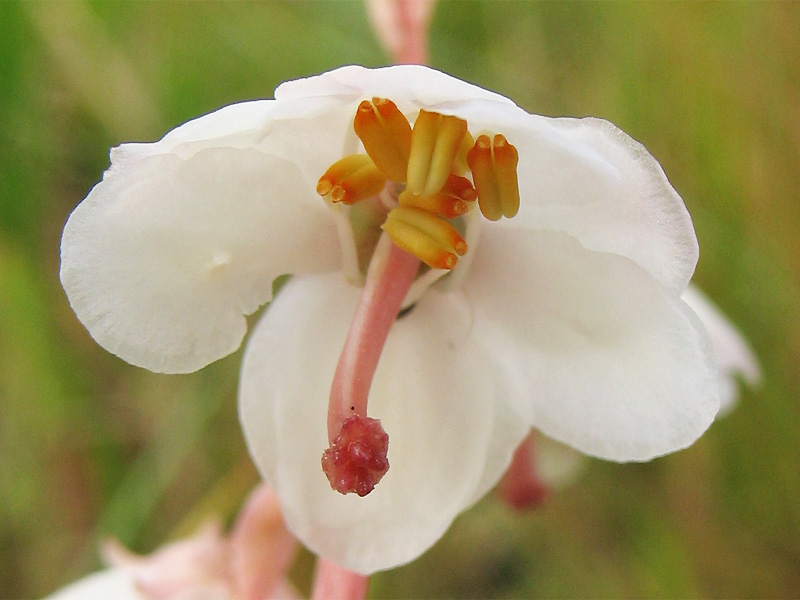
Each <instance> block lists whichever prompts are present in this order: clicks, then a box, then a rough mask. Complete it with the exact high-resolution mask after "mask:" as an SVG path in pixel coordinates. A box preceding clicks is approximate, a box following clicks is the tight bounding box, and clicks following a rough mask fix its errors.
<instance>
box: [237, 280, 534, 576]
mask: <svg viewBox="0 0 800 600" xmlns="http://www.w3.org/2000/svg"><path fill="white" fill-rule="evenodd" d="M359 295H360V290H359V289H357V288H354V287H351V286H349V285H348V284H347V283H345V282H344V281H343V279H342V278H341V277H337V276H333V275H320V276H308V277H300V278H294V279H292V280H291V281H290V282H289V283H288V284H287V285H286V286H285V287H284V288H283V289H282V290H281V293H280V295H279V296H278V297H277V298H276V299H275V301H274V302H273V303H272V305H270V307H269V310H268V311H267V312H266V314H265V315H264V317H263V318H262V320H261V322H260V323H259V324H258V326H257V328H256V329H255V331H254V332H253V335H252V338H251V339H250V341H249V343H248V347H247V349H246V352H245V357H244V363H243V365H242V377H241V386H240V413H241V419H242V425H243V427H244V431H245V436H246V438H247V442H248V446H249V448H250V452H251V454H252V456H253V457H254V459H255V461H256V463H257V464H258V467H259V469H260V470H261V472H262V474H263V476H264V478H265V480H266V481H267V483H268V484H269V485H270V486H271V487H272V488H273V489H275V490H276V492H277V493H278V495H279V496H280V498H281V503H282V507H283V509H284V513H285V518H286V521H287V523H288V525H289V528H290V529H291V530H292V531H293V532H294V533H295V534H296V535H297V536H298V538H299V539H300V540H301V541H302V542H304V543H305V544H306V545H307V546H308V547H309V548H311V549H312V550H313V551H314V552H316V553H319V554H320V555H322V556H324V557H326V558H328V559H330V560H332V561H334V562H336V563H338V564H340V565H342V566H344V567H346V568H348V569H351V570H353V571H357V572H360V573H371V572H374V571H376V570H381V569H387V568H391V567H394V566H397V565H399V564H402V563H405V562H407V561H410V560H412V559H414V558H416V557H417V556H419V555H420V554H421V553H422V552H424V551H425V550H426V549H427V548H428V547H430V546H431V545H432V544H433V543H434V542H435V541H436V540H437V539H438V538H439V537H440V536H441V535H442V534H443V533H444V531H445V530H446V529H447V528H448V526H449V525H450V523H451V522H452V520H453V519H454V518H455V517H456V515H458V514H459V513H460V512H461V511H463V510H464V509H465V508H466V507H467V506H468V505H469V504H470V503H471V502H472V501H473V500H474V499H475V492H476V490H477V489H478V488H479V487H482V486H483V487H485V486H486V482H487V481H491V482H492V483H493V482H494V481H496V480H497V479H498V478H499V477H500V475H501V474H502V472H503V470H504V469H505V468H506V467H507V465H508V460H509V459H510V456H511V453H512V452H513V450H514V448H515V447H516V445H517V444H518V443H519V442H520V441H521V440H522V439H523V438H524V436H525V434H526V432H527V425H525V427H522V426H518V427H516V428H513V427H512V428H510V429H508V430H503V433H504V437H501V439H499V440H498V439H495V438H496V434H497V433H498V431H497V430H498V429H500V428H498V427H496V415H497V414H502V412H501V413H498V409H497V407H498V405H499V403H500V402H501V401H502V399H503V397H504V393H505V387H504V385H503V382H502V381H501V380H498V379H496V378H495V370H494V369H493V368H492V366H491V364H492V359H491V358H490V357H487V356H486V355H484V354H482V353H481V352H480V347H479V346H478V345H476V344H469V345H467V344H463V342H464V341H465V340H466V339H467V337H468V333H469V331H470V328H471V327H472V325H473V322H472V315H471V313H470V312H469V310H468V307H467V305H466V304H465V303H464V302H463V301H460V300H459V299H460V296H458V295H454V294H451V295H442V294H438V293H436V292H430V293H429V294H427V295H426V296H425V297H424V298H423V300H422V301H421V302H420V303H419V304H418V305H417V306H416V307H415V308H414V309H413V310H412V311H411V313H410V314H408V315H407V316H405V317H403V318H402V319H400V320H399V321H398V322H397V323H396V324H395V325H394V327H393V328H392V331H391V333H390V335H389V339H388V342H387V345H386V347H385V348H384V352H383V354H382V356H381V361H380V364H379V366H378V370H377V373H376V376H375V380H374V381H373V386H372V390H371V393H370V403H369V404H370V408H369V412H370V415H371V416H373V417H375V418H379V419H381V422H382V424H383V426H384V428H385V430H386V431H387V433H388V434H389V461H390V463H391V467H390V469H389V471H388V473H387V474H386V476H385V477H384V478H383V480H381V482H380V483H379V484H378V485H377V487H376V488H375V490H373V492H372V493H370V494H369V495H368V496H366V497H364V498H359V497H357V496H354V495H348V496H342V495H340V494H338V493H336V492H334V491H332V490H331V488H330V486H329V484H328V481H327V479H326V477H325V475H324V474H323V472H322V470H321V466H320V457H321V454H322V451H323V450H324V449H325V448H326V447H327V445H328V442H327V433H326V414H327V399H328V395H329V393H330V385H331V382H332V378H333V373H334V370H335V367H336V363H337V360H338V356H339V353H340V350H341V347H342V345H343V343H344V339H345V336H346V333H347V329H348V324H349V323H348V322H349V320H350V318H351V316H352V314H353V311H354V308H355V305H356V303H357V301H358V298H359ZM517 420H518V421H523V419H521V418H518V419H517ZM501 446H504V448H503V449H502V450H500V449H499V448H500V447H501ZM502 456H505V461H503V460H502V458H498V457H502ZM487 471H492V473H490V474H487V473H486V472H487Z"/></svg>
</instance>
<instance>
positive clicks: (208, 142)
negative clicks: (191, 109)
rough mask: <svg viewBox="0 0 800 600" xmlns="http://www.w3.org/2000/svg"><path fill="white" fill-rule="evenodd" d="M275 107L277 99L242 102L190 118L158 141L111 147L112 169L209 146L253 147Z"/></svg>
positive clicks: (187, 154) (186, 156) (186, 153)
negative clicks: (156, 156) (146, 158)
mask: <svg viewBox="0 0 800 600" xmlns="http://www.w3.org/2000/svg"><path fill="white" fill-rule="evenodd" d="M275 108H276V102H275V101H274V100H255V101H252V102H239V103H237V104H231V105H229V106H224V107H222V108H220V109H218V110H215V111H213V112H211V113H208V114H206V115H203V116H201V117H198V118H196V119H192V120H191V121H187V122H186V123H184V124H183V125H180V126H179V127H176V128H175V129H172V130H171V131H169V132H168V133H167V134H166V135H165V136H164V137H163V138H161V139H160V140H159V141H157V142H154V143H130V144H122V145H121V146H118V147H116V148H112V149H111V167H110V168H109V172H112V173H113V172H114V171H117V170H121V169H124V168H125V167H127V166H128V165H129V164H130V163H131V162H134V161H136V160H139V159H140V158H145V157H148V156H154V155H156V154H170V153H172V154H177V155H178V156H180V157H181V158H190V157H191V156H192V155H194V154H197V153H198V152H200V151H201V150H205V149H208V148H220V147H222V148H251V147H253V146H254V145H255V144H256V143H257V142H258V140H259V139H260V138H261V137H263V131H264V129H265V128H266V127H267V123H268V119H269V116H270V112H272V111H273V110H274V109H275Z"/></svg>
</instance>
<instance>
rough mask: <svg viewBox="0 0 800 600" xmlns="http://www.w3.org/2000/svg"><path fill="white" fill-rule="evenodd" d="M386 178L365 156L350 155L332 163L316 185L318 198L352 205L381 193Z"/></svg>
mask: <svg viewBox="0 0 800 600" xmlns="http://www.w3.org/2000/svg"><path fill="white" fill-rule="evenodd" d="M384 185H386V177H384V176H383V174H382V173H381V172H380V171H379V170H378V168H377V167H376V166H375V164H374V163H373V162H372V160H370V158H369V156H367V155H366V154H351V155H349V156H345V157H344V158H342V159H341V160H338V161H336V162H335V163H333V164H332V165H331V166H330V167H329V168H328V170H327V171H325V174H324V175H323V176H322V177H320V179H319V182H318V183H317V193H318V194H319V195H320V196H328V195H330V199H331V201H333V202H342V203H344V204H354V203H356V202H358V201H359V200H364V199H365V198H371V197H372V196H376V195H377V194H379V193H380V192H381V190H382V189H383V186H384Z"/></svg>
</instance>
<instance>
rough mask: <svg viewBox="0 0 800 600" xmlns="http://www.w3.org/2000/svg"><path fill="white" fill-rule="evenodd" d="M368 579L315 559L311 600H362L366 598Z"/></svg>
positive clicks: (333, 564) (328, 562)
mask: <svg viewBox="0 0 800 600" xmlns="http://www.w3.org/2000/svg"><path fill="white" fill-rule="evenodd" d="M368 587H369V578H368V577H366V576H365V575H359V574H358V573H353V572H352V571H348V570H347V569H343V568H342V567H340V566H339V565H337V564H335V563H332V562H330V561H327V560H325V559H324V558H319V559H317V572H316V575H315V577H314V589H313V590H312V592H311V599H312V600H364V598H366V597H367V588H368Z"/></svg>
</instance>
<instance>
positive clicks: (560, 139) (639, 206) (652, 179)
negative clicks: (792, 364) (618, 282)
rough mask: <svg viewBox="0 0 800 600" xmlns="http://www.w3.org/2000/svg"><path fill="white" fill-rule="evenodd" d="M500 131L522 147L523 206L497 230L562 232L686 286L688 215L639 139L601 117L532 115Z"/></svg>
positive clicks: (691, 251) (690, 264)
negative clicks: (567, 117)
mask: <svg viewBox="0 0 800 600" xmlns="http://www.w3.org/2000/svg"><path fill="white" fill-rule="evenodd" d="M503 133H505V134H506V136H507V137H508V139H509V141H510V142H511V143H512V144H515V145H516V146H517V150H518V151H519V156H520V161H519V170H518V172H519V186H520V195H521V205H520V212H519V214H518V215H517V216H516V217H515V218H514V219H512V220H511V221H507V222H502V223H500V224H499V225H500V226H501V227H503V226H509V227H512V226H513V227H528V228H531V229H549V230H554V231H564V232H566V233H569V234H570V235H571V236H573V237H575V238H576V239H578V240H579V241H580V243H581V244H582V245H583V246H584V247H586V248H588V249H590V250H597V251H601V252H611V253H614V254H620V255H622V256H627V257H628V258H630V259H632V260H634V261H635V262H636V263H638V264H639V265H640V266H641V267H643V268H644V269H645V270H646V271H648V272H649V273H650V274H651V275H652V276H653V277H655V278H656V279H658V280H659V281H660V282H661V283H663V284H664V285H666V286H668V287H670V288H672V289H674V290H676V291H682V290H683V289H684V288H685V287H686V285H687V284H688V282H689V279H690V278H691V276H692V273H693V272H694V268H695V265H696V263H697V256H698V246H697V238H696V236H695V233H694V228H693V226H692V222H691V218H690V217H689V213H688V212H687V210H686V207H685V206H684V204H683V201H682V200H681V198H680V196H678V194H677V193H676V192H675V190H674V189H673V187H672V186H671V185H670V183H669V181H668V180H667V178H666V176H665V175H664V172H663V170H662V169H661V167H660V165H659V164H658V162H656V160H655V159H654V158H653V157H652V156H651V155H650V154H649V153H648V152H647V150H646V149H645V148H644V147H643V146H642V145H641V144H639V143H638V142H636V141H635V140H633V139H632V138H630V137H629V136H628V135H626V134H625V133H624V132H622V131H620V130H619V129H617V128H616V127H615V126H614V125H612V124H611V123H608V122H607V121H602V120H599V119H546V118H544V117H535V116H531V117H528V118H527V119H526V120H525V124H524V126H519V127H517V128H516V130H514V131H508V132H503Z"/></svg>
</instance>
